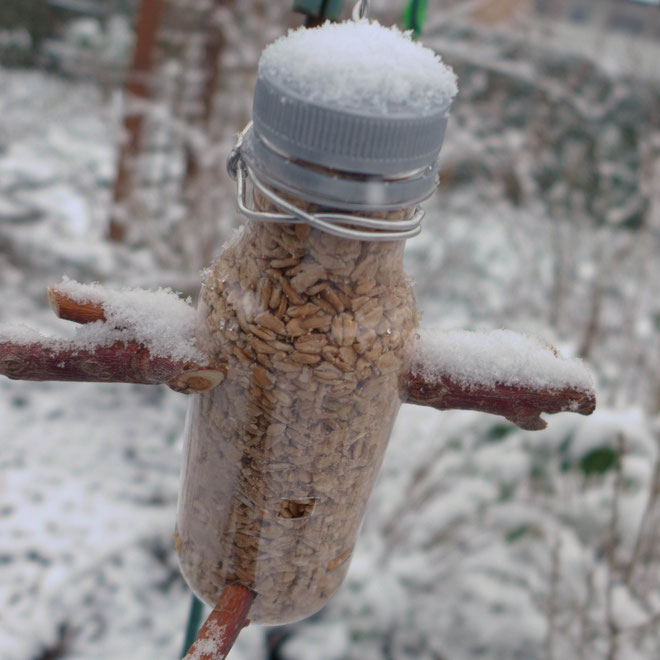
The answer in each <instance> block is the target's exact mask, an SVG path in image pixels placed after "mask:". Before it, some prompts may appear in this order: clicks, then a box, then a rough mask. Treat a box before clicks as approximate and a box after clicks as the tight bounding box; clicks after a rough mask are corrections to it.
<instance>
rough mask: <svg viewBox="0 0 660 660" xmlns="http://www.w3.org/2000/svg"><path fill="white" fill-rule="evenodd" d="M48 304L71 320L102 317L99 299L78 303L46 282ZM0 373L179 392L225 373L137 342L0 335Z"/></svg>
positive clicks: (215, 381)
mask: <svg viewBox="0 0 660 660" xmlns="http://www.w3.org/2000/svg"><path fill="white" fill-rule="evenodd" d="M48 300H49V303H50V306H51V308H52V309H53V311H54V312H55V314H57V316H59V317H60V318H61V319H65V320H67V321H74V322H76V323H82V324H85V323H92V322H94V321H103V322H105V321H106V314H105V312H104V307H103V304H104V303H103V298H102V296H100V297H99V298H98V299H97V300H87V301H83V302H80V301H78V300H74V299H73V298H71V297H70V296H69V295H68V294H67V293H66V292H64V291H61V290H59V289H58V288H57V287H48ZM0 374H1V375H4V376H7V377H8V378H11V379H14V380H37V381H46V380H55V381H77V382H104V383H136V384H143V385H160V384H165V385H168V386H169V387H170V388H172V389H173V390H176V391H177V392H182V393H184V394H191V393H198V392H205V391H207V390H210V389H212V388H214V387H215V386H216V385H219V384H220V383H221V382H222V381H223V380H224V379H225V375H226V365H224V364H210V363H208V364H202V363H197V362H190V361H185V360H176V359H173V358H170V357H163V356H157V355H153V354H152V353H151V351H150V350H149V348H148V347H146V346H145V345H144V344H142V343H140V342H139V341H116V342H114V343H113V344H111V345H108V346H100V345H99V346H91V347H87V346H85V347H81V346H79V345H77V344H76V342H75V340H60V339H47V338H43V339H39V340H38V341H33V342H30V343H23V342H20V343H18V342H16V341H13V340H11V339H8V340H7V341H3V340H2V336H1V335H0Z"/></svg>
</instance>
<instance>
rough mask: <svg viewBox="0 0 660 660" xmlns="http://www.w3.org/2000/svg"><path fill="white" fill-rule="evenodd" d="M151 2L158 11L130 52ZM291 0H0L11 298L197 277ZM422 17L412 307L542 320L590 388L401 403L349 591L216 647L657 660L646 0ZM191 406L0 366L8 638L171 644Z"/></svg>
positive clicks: (520, 326)
mask: <svg viewBox="0 0 660 660" xmlns="http://www.w3.org/2000/svg"><path fill="white" fill-rule="evenodd" d="M140 4H142V5H143V6H147V5H148V6H149V7H150V10H152V11H158V12H160V21H159V28H158V30H157V33H156V36H155V38H154V42H153V43H154V45H153V49H152V51H151V54H152V57H151V60H150V61H149V62H148V66H146V67H145V66H143V68H142V73H141V76H137V77H136V76H135V75H133V76H131V75H129V73H128V71H129V70H130V64H131V61H132V55H131V53H132V49H133V43H134V34H135V32H136V31H137V32H140V30H142V39H143V40H144V39H145V38H147V37H148V36H149V35H148V26H147V27H145V25H144V24H143V23H142V24H141V23H140V20H139V18H138V17H139V12H138V10H139V8H140V7H139V5H140ZM349 4H351V3H346V5H347V7H346V8H345V13H348V10H349V7H348V5H349ZM404 4H405V3H404V2H403V0H400V1H399V0H374V1H373V2H372V16H373V17H375V18H378V19H379V20H380V21H381V22H382V23H385V24H389V23H395V22H400V19H401V14H402V11H403V5H404ZM291 7H292V3H291V2H285V1H284V0H281V1H278V2H268V1H267V0H241V2H238V1H232V0H195V1H194V2H193V1H189V0H186V1H185V2H184V1H183V0H145V2H143V3H139V2H137V1H134V0H105V1H102V0H49V1H45V0H28V1H26V0H2V3H0V296H1V299H2V301H3V303H2V305H1V306H0V322H4V321H17V320H20V321H25V322H27V323H29V324H31V325H33V326H34V327H37V328H39V329H41V330H44V331H47V332H51V333H54V334H59V335H63V334H67V333H70V332H71V330H70V328H68V327H67V326H68V325H69V324H67V323H66V322H64V321H60V320H58V319H56V318H54V316H53V315H52V313H51V312H50V311H49V310H48V309H47V305H46V296H45V285H47V284H49V283H57V282H58V281H59V280H60V279H61V277H62V276H63V275H66V276H68V277H71V278H75V279H78V280H80V281H85V282H89V281H101V282H104V283H108V284H117V285H122V284H128V285H137V286H154V287H155V286H161V285H163V286H170V287H172V288H174V289H175V290H178V291H182V292H184V293H185V294H186V295H193V296H194V295H195V294H196V289H197V286H198V282H199V271H200V269H201V268H202V267H203V266H204V265H206V264H208V263H209V262H210V260H211V259H212V257H213V255H214V254H215V253H217V251H218V250H219V248H220V246H221V245H222V243H223V241H224V240H225V239H226V238H227V237H228V235H229V233H230V232H231V230H232V228H234V227H235V226H236V225H237V224H238V223H239V222H240V219H239V217H238V216H237V214H236V212H235V210H234V206H235V201H234V192H233V187H232V184H231V182H230V181H229V179H228V177H227V175H226V173H225V172H224V159H225V157H226V154H227V153H228V151H229V148H230V147H231V144H232V142H233V136H234V134H235V133H236V132H237V131H239V130H240V129H241V128H242V127H243V125H244V124H245V123H246V121H247V120H248V119H249V114H250V104H251V89H252V82H253V77H254V68H255V64H256V61H257V59H258V55H259V53H260V51H261V49H262V48H263V46H264V44H265V43H268V42H269V41H271V40H272V39H274V38H275V37H277V36H279V35H280V34H282V33H283V32H285V31H286V29H287V27H288V26H291V25H297V24H300V21H301V19H300V17H299V16H298V17H297V18H296V17H295V16H294V15H293V14H292V13H291V11H290V10H291ZM145 30H146V31H147V32H145ZM145 35H146V36H145ZM422 41H423V42H424V43H425V44H426V45H428V46H431V47H434V48H436V49H437V50H438V51H439V52H440V53H441V54H442V56H443V58H444V59H445V61H446V62H447V63H449V64H450V65H452V66H453V67H454V68H455V70H456V72H457V73H458V75H459V84H460V93H459V97H458V99H457V101H456V103H455V105H454V108H453V110H452V119H451V121H450V125H449V128H448V134H447V139H446V144H445V147H444V149H443V153H442V162H443V168H442V182H441V186H440V189H439V191H438V192H437V193H436V194H435V196H434V197H433V198H432V199H431V200H430V201H429V202H428V204H427V205H426V207H427V211H428V214H427V217H426V220H425V225H424V231H423V233H422V235H421V236H420V237H418V238H416V239H413V240H411V241H410V242H409V245H408V248H407V269H408V271H409V272H410V273H411V275H413V276H414V278H415V280H416V282H417V284H416V290H417V295H418V300H419V306H420V308H421V309H422V310H424V316H423V324H424V325H427V326H437V327H445V328H475V327H481V328H484V327H485V328H500V327H507V328H512V329H515V330H522V331H527V332H531V333H534V334H537V335H539V336H541V337H543V338H545V339H547V340H549V341H550V342H552V343H554V344H555V345H557V346H558V347H560V349H561V350H562V351H563V352H564V354H566V355H576V356H581V357H583V358H585V359H586V360H588V362H589V364H590V365H591V366H592V368H593V370H594V371H595V373H596V375H597V378H598V384H599V390H598V394H599V409H598V411H597V412H596V413H595V414H594V415H593V416H592V417H590V418H582V417H579V418H578V417H576V416H574V415H557V416H554V417H551V418H550V419H549V422H550V423H549V427H548V429H547V430H545V431H542V432H537V433H529V432H522V431H519V430H517V429H516V428H514V427H512V426H511V425H509V424H508V423H506V422H504V421H502V420H499V419H497V418H491V417H488V416H484V415H478V414H473V413H469V412H458V411H456V412H449V413H438V412H436V411H433V410H428V409H422V408H413V407H406V406H404V408H403V410H402V412H401V414H400V417H399V420H398V422H397V426H396V428H395V431H394V434H393V437H392V439H391V443H390V448H389V451H388V454H387V457H386V460H385V464H384V467H383V471H382V475H381V478H380V480H379V483H378V485H377V487H376V490H375V492H374V495H373V497H372V500H371V504H370V509H369V513H368V515H367V518H366V521H365V524H364V527H363V531H362V535H361V539H360V541H359V543H358V545H357V549H356V553H355V556H354V558H353V562H352V565H351V568H350V571H349V575H348V578H347V580H346V583H345V584H344V586H343V587H342V588H341V589H340V591H339V592H338V593H337V595H336V596H335V597H334V598H333V600H332V601H331V602H330V604H329V605H328V606H327V607H326V608H325V609H324V610H322V611H321V612H320V613H319V614H317V615H316V616H314V617H313V618H312V619H310V620H307V621H303V622H301V623H299V624H296V625H292V626H288V627H284V628H260V627H256V626H255V627H250V628H248V629H246V630H245V631H244V632H243V633H242V635H241V637H240V638H239V642H238V644H237V646H236V647H235V649H234V651H232V654H231V656H230V657H231V658H232V659H234V660H248V659H249V660H262V659H263V660H353V659H354V660H358V659H359V660H372V659H373V660H377V659H381V658H382V659H390V660H400V659H401V660H405V659H406V658H410V659H413V658H414V659H419V660H426V659H428V660H432V659H433V660H464V659H465V660H468V659H469V660H472V659H473V658H474V659H476V658H481V659H487V660H491V659H492V660H495V659H501V660H513V659H516V658H519V659H523V658H524V659H525V660H535V659H537V658H538V659H544V660H551V659H554V658H556V659H573V658H576V659H577V658H581V659H584V660H592V659H599V658H607V659H608V660H617V659H618V660H649V658H655V657H660V542H659V538H660V506H658V502H659V499H660V456H659V455H658V447H659V443H660V295H659V294H660V67H658V62H660V6H659V3H658V2H657V1H656V0H646V1H645V2H641V1H639V2H632V1H627V0H619V1H610V2H608V1H606V0H561V1H560V0H480V1H477V2H475V1H474V0H463V1H460V0H429V2H428V12H427V21H426V24H425V26H424V31H423V35H422ZM143 64H144V63H143ZM134 74H135V72H134ZM125 86H128V88H129V89H130V91H132V92H133V94H134V95H135V94H137V95H138V97H139V98H137V99H135V98H133V100H132V101H131V102H128V101H126V100H125V98H124V96H123V94H122V91H123V90H124V88H125ZM135 117H138V118H139V119H138V120H137V121H136V120H135ZM136 133H137V134H138V137H139V148H135V147H134V145H133V146H132V144H131V140H132V139H133V138H134V136H135V134H136ZM118 163H119V169H120V170H122V172H123V173H122V177H123V179H122V182H121V185H120V184H118V183H117V172H118ZM185 408H186V399H185V397H184V396H182V395H178V394H175V393H173V392H171V391H169V390H167V389H165V388H156V387H152V388H150V387H141V386H130V385H85V384H59V383H44V384H39V383H24V382H15V381H9V380H7V379H6V378H2V379H0V658H2V659H3V660H55V659H59V658H62V659H64V658H66V659H74V658H76V659H79V660H89V659H92V658H99V659H100V658H103V659H106V660H110V659H118V658H122V659H123V658H131V659H132V660H156V659H158V660H160V659H166V658H177V657H179V656H178V654H179V652H180V649H181V645H182V642H183V634H184V628H185V620H186V616H187V610H188V607H189V602H190V597H189V592H188V590H187V588H186V586H185V584H184V583H183V581H182V579H181V577H180V576H179V573H178V569H177V565H176V559H175V555H174V549H173V541H172V531H173V526H174V517H175V506H176V498H177V488H178V473H179V467H180V456H181V442H180V437H181V432H182V427H183V420H184V415H185Z"/></svg>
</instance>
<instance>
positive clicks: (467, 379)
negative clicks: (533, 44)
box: [0, 21, 595, 650]
mask: <svg viewBox="0 0 660 660" xmlns="http://www.w3.org/2000/svg"><path fill="white" fill-rule="evenodd" d="M455 93H456V84H455V78H454V75H453V73H452V72H451V71H450V70H448V69H447V68H446V67H445V66H444V65H443V64H442V63H441V62H440V59H439V58H438V57H437V56H436V55H435V54H434V53H433V52H432V51H430V50H428V49H425V48H423V47H422V46H421V45H419V44H417V43H415V42H413V41H411V40H410V38H409V37H407V36H405V35H403V34H402V33H401V32H399V31H398V30H396V29H392V30H390V29H386V28H384V27H381V26H380V25H378V24H377V23H369V22H367V21H360V22H358V23H345V24H339V25H330V24H327V25H325V26H323V27H321V28H318V29H315V30H300V31H296V32H293V33H291V34H290V35H289V36H288V37H286V38H283V39H281V40H278V41H277V42H275V43H274V44H272V45H271V46H270V47H269V48H267V49H266V50H265V51H264V54H263V56H262V59H261V61H260V66H259V76H258V80H257V84H256V89H255V95H254V112H253V123H251V125H249V126H248V128H247V129H246V130H245V131H244V132H243V133H242V134H241V136H240V139H239V141H238V144H237V146H236V149H235V150H234V151H233V152H232V155H231V157H230V160H229V169H230V172H231V173H232V174H233V175H234V176H235V178H236V180H237V187H238V198H239V208H240V209H241V211H242V212H243V214H244V215H245V216H247V218H248V222H247V224H246V225H245V226H244V227H242V228H241V230H239V231H238V232H237V233H236V235H235V236H234V237H233V239H232V240H231V241H230V242H229V243H228V244H227V245H226V246H225V248H224V250H223V252H222V254H221V256H220V258H219V260H218V261H217V262H216V263H215V264H214V265H213V266H212V267H211V268H210V269H209V270H208V271H207V273H206V276H205V279H204V282H203V286H202V291H201V296H200V303H199V306H198V310H197V312H196V317H195V316H194V313H193V311H192V310H191V309H190V308H189V307H187V306H186V305H185V304H184V303H183V302H182V301H176V305H175V302H174V301H171V300H170V302H168V304H171V305H172V306H171V309H170V311H169V314H170V316H169V317H171V318H174V317H175V316H176V315H180V320H179V322H178V323H176V324H174V328H173V329H171V332H173V333H174V336H173V338H170V339H169V340H168V341H166V342H164V341H163V333H162V332H161V333H157V336H153V337H152V336H151V335H149V328H148V326H149V323H148V322H145V319H146V318H147V317H146V316H145V315H144V310H145V308H146V307H148V306H149V304H152V303H153V305H154V308H159V307H162V305H161V303H157V302H156V298H154V296H161V297H162V296H163V295H164V294H163V292H160V293H158V294H146V293H143V294H136V293H135V292H131V293H124V294H121V293H113V294H109V293H107V292H105V291H104V290H103V289H101V288H99V287H89V286H87V287H85V286H82V285H77V284H73V283H68V282H67V283H64V284H63V285H60V286H59V287H56V288H54V289H51V302H52V304H53V306H54V308H55V309H56V311H57V313H58V314H59V315H60V316H61V317H62V318H68V319H71V320H74V321H78V322H81V323H87V322H89V321H97V323H94V324H93V326H95V329H94V330H93V331H92V330H89V331H85V329H83V330H82V331H81V334H80V335H79V340H75V339H74V340H73V341H72V342H62V341H59V340H46V339H44V338H34V337H25V336H24V335H21V334H20V333H17V332H15V331H12V332H9V331H5V335H4V337H5V341H4V343H2V344H0V369H2V372H3V373H5V374H6V375H8V376H10V377H14V378H22V379H35V380H46V379H54V380H90V381H91V380H105V381H106V382H107V381H119V382H151V383H156V382H167V383H168V384H169V385H170V386H172V387H174V388H175V389H177V390H179V391H184V392H197V393H198V394H197V395H196V396H195V397H194V398H193V399H192V401H191V404H190V410H189V415H188V419H187V424H186V432H185V434H186V448H185V460H184V468H183V476H182V485H181V492H180V498H179V510H178V516H177V528H176V533H175V540H176V550H177V553H178V555H179V559H180V565H181V570H182V572H183V574H184V576H185V578H186V580H187V581H188V583H189V584H190V586H191V588H192V589H193V590H194V591H195V593H196V594H197V595H198V596H199V597H200V598H201V599H203V600H204V601H206V602H207V603H209V604H210V605H216V603H219V605H218V606H217V611H218V612H220V613H221V612H225V614H222V615H220V614H219V615H218V616H220V617H221V618H220V619H218V620H221V619H222V616H225V615H226V613H227V612H228V611H231V608H232V607H234V605H236V608H237V609H236V611H238V609H239V608H238V605H240V607H241V608H242V610H241V612H242V614H241V615H240V616H242V617H245V616H247V611H248V609H249V616H250V619H251V620H252V621H254V622H258V623H271V624H272V623H285V622H290V621H295V620H297V619H300V618H303V617H306V616H309V615H310V614H312V613H313V612H315V611H317V610H318V609H319V608H320V607H322V606H323V605H324V604H325V602H326V601H327V600H328V598H329V597H330V596H331V595H332V593H333V592H334V591H335V590H336V589H337V587H338V586H339V585H340V584H341V582H342V580H343V578H344V576H345V574H346V571H347V569H348V565H349V560H350V556H351V553H352V551H353V547H354V544H355V540H356V536H357V533H358V529H359V526H360V522H361V520H362V516H363V514H364V510H365V506H366V503H367V500H368V497H369V494H370V492H371V489H372V486H373V483H374V480H375V478H376V475H377V473H378V470H379V467H380V464H381V461H382V458H383V453H384V451H385V447H386V444H387V440H388V437H389V434H390V430H391V428H392V425H393V423H394V420H395V417H396V414H397V411H398V409H399V406H400V405H401V403H402V402H407V403H416V404H420V405H430V406H434V407H436V408H438V409H440V410H444V409H449V408H466V409H475V410H481V411H484V412H489V413H495V414H501V415H503V416H505V417H506V418H507V419H509V420H511V421H512V422H514V423H516V424H518V425H520V426H521V427H523V428H526V429H538V428H543V427H544V426H545V422H544V421H543V420H542V419H541V418H540V416H539V415H540V413H541V412H550V413H553V412H559V411H565V410H570V411H574V412H579V413H582V414H589V413H590V412H592V411H593V409H594V407H595V396H594V392H593V385H592V381H591V377H590V375H589V373H588V372H587V370H586V369H585V367H584V366H583V365H582V364H581V363H580V362H579V361H577V360H566V359H563V358H561V357H559V356H558V355H557V354H556V352H555V351H554V349H552V348H551V347H548V346H545V345H543V344H541V343H539V342H537V341H535V340H533V339H530V338H527V337H522V336H520V335H516V334H514V333H511V332H508V331H495V332H490V333H472V332H454V333H433V332H432V331H419V330H418V327H417V326H418V316H417V311H416V304H415V297H414V293H413V291H412V288H411V284H410V281H409V279H408V278H407V277H406V275H405V273H404V272H403V268H402V255H403V248H404V245H405V240H406V239H407V238H409V237H411V236H414V235H416V234H417V233H419V231H420V229H421V226H420V222H421V218H422V215H423V213H422V211H421V210H420V208H419V207H418V203H419V202H421V201H422V200H424V199H425V198H426V197H428V196H429V195H430V194H431V193H432V192H433V190H434V188H435V186H436V183H437V171H438V154H439V151H440V147H441V143H442V139H443V135H444V130H445V125H446V122H447V116H448V110H449V106H450V103H451V99H452V97H453V96H454V95H455ZM131 296H133V299H131V298H130V297H131ZM150 296H151V297H150ZM170 298H171V296H170ZM122 299H123V300H125V301H126V304H125V305H124V306H122V303H121V301H122ZM159 300H160V299H159ZM175 308H176V313H175ZM135 310H138V311H137V312H136V311H135ZM169 317H168V314H165V318H166V319H167V318H169ZM99 322H100V323H99ZM108 326H110V327H109V328H108ZM103 328H106V329H105V330H103ZM85 333H86V334H85ZM177 333H178V334H177ZM177 337H178V342H179V346H180V347H187V348H186V350H183V349H181V350H173V348H172V347H173V346H174V345H176V344H177ZM76 342H77V343H76ZM218 385H219V386H218ZM232 599H233V600H232ZM232 602H233V603H234V605H231V603H232ZM228 603H229V604H228ZM237 616H238V615H237ZM239 628H240V626H239ZM205 636H206V637H208V638H209V639H210V638H211V637H212V630H210V629H206V631H205V630H203V631H202V633H201V637H200V639H201V638H203V637H205ZM207 641H208V640H207ZM200 648H201V647H200ZM198 650H199V649H198Z"/></svg>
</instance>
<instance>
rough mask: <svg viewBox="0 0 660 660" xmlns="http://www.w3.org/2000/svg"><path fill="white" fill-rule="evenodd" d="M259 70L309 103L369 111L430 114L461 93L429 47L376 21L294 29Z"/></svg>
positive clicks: (267, 53) (266, 54)
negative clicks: (458, 92)
mask: <svg viewBox="0 0 660 660" xmlns="http://www.w3.org/2000/svg"><path fill="white" fill-rule="evenodd" d="M259 71H260V73H261V74H268V76H269V77H270V78H271V79H273V80H276V81H281V82H282V83H284V84H285V85H286V86H287V88H288V89H291V90H292V91H295V92H297V93H298V94H299V95H300V96H302V97H304V98H306V99H307V100H308V101H309V102H312V103H318V104H322V105H327V106H330V107H334V108H341V109H351V110H357V111H362V112H365V113H366V112H378V113H383V114H390V113H391V114H394V115H396V114H397V113H403V112H415V113H431V112H434V111H437V109H438V107H444V106H446V105H447V104H448V103H449V101H451V99H452V98H453V97H454V96H455V95H456V93H457V91H458V87H457V85H456V76H455V75H454V72H453V71H452V70H451V69H450V68H448V67H447V66H445V65H444V64H443V63H442V60H441V59H440V57H439V56H438V55H436V54H435V53H434V52H433V51H432V50H431V49H430V48H425V47H424V46H422V45H421V44H419V43H417V42H415V41H413V40H412V38H411V35H410V34H409V33H403V32H401V31H400V30H399V29H398V28H396V27H392V28H386V27H383V26H382V25H380V24H379V23H378V22H377V21H373V22H369V21H366V20H364V21H359V22H357V23H354V22H347V23H339V24H332V23H326V24H325V25H323V26H321V27H319V28H315V29H312V30H310V29H299V30H292V31H290V32H289V34H288V35H287V36H286V37H282V38H280V39H278V40H277V41H275V42H274V43H273V44H271V45H270V46H268V48H266V49H265V50H264V52H263V54H262V56H261V60H260V62H259Z"/></svg>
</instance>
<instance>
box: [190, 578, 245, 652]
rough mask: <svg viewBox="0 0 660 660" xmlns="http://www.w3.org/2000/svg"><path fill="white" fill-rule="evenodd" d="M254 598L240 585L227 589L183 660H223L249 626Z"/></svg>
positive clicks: (223, 591)
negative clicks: (249, 615)
mask: <svg viewBox="0 0 660 660" xmlns="http://www.w3.org/2000/svg"><path fill="white" fill-rule="evenodd" d="M255 595H256V594H255V593H254V591H251V590H250V589H247V588H246V587H243V586H241V585H240V584H231V585H229V586H227V587H225V588H224V589H223V590H222V594H220V598H219V600H218V602H217V604H216V606H215V607H214V608H213V611H212V612H211V614H209V617H208V619H206V621H205V622H204V625H203V626H202V627H201V629H200V631H199V634H198V635H197V639H196V640H195V641H194V643H193V645H192V646H191V647H190V649H189V650H188V653H187V654H186V656H185V658H184V660H224V659H225V658H226V657H227V654H228V653H229V651H231V648H232V646H234V642H235V641H236V638H237V637H238V633H240V632H241V630H242V629H243V628H244V627H245V626H246V625H247V624H248V623H249V622H248V618H247V617H248V613H249V611H250V607H252V603H253V601H254V598H255Z"/></svg>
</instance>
